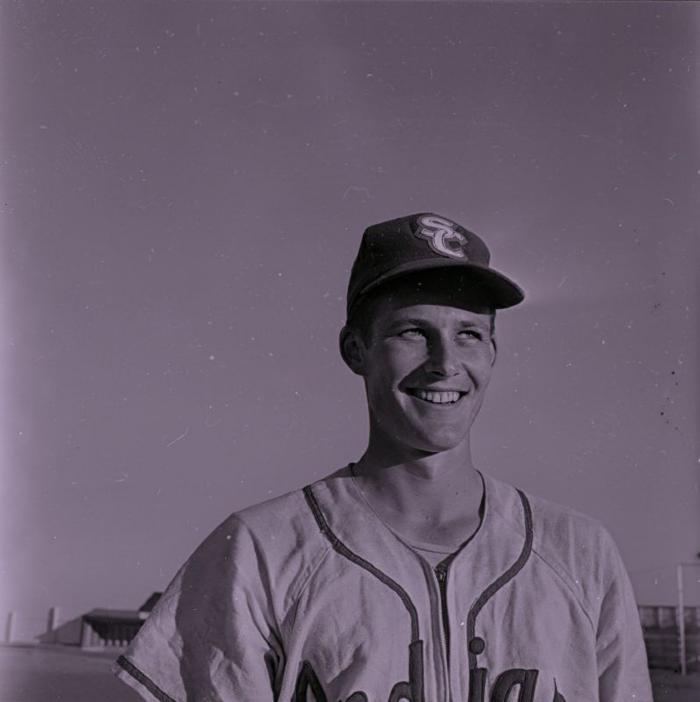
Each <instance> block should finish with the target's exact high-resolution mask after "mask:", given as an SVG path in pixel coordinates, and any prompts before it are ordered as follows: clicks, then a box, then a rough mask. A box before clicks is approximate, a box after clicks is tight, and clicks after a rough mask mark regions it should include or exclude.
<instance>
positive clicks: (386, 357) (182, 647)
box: [116, 213, 652, 702]
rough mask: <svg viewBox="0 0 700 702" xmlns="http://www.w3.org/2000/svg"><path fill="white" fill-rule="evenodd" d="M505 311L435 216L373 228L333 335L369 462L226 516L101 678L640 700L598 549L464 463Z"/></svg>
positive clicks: (465, 697)
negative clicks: (362, 408) (366, 432)
mask: <svg viewBox="0 0 700 702" xmlns="http://www.w3.org/2000/svg"><path fill="white" fill-rule="evenodd" d="M522 299H523V294H522V291H521V290H520V288H518V286H516V285H515V284H514V283H513V282H511V281H510V280H508V278H506V277H505V276H503V275H502V274H500V273H498V272H497V271H495V270H494V269H493V268H491V267H490V265H489V251H488V249H487V247H486V245H485V244H484V243H483V241H481V239H479V238H478V237H477V236H476V235H475V234H473V233H471V232H469V231H467V230H466V229H464V228H463V227H461V226H460V225H458V224H456V223H454V222H452V221H450V220H448V219H446V218H445V217H442V216H438V215H435V214H427V213H424V214H417V215H411V216H408V217H402V218H400V219H395V220H392V221H389V222H383V223H381V224H377V225H374V226H372V227H369V228H368V229H367V230H366V231H365V233H364V236H363V239H362V243H361V245H360V251H359V253H358V256H357V259H356V261H355V264H354V266H353V269H352V274H351V278H350V284H349V289H348V322H347V324H346V326H345V327H344V328H343V330H342V332H341V336H340V347H341V354H342V356H343V359H344V360H345V362H346V364H347V365H348V366H349V367H350V369H351V370H352V371H353V372H354V373H356V374H357V375H359V376H360V377H362V379H363V381H364V384H365V389H366V395H367V405H368V410H369V418H370V436H369V442H368V446H367V450H366V451H365V453H364V455H363V456H362V457H361V458H360V460H359V461H358V462H357V463H355V464H351V465H349V466H347V467H345V468H342V469H340V470H338V471H336V472H335V473H333V474H332V475H330V476H328V477H327V478H324V479H322V480H319V481H317V482H316V483H314V484H313V485H310V486H307V487H305V488H304V489H303V490H298V491H295V492H292V493H290V494H288V495H284V496H282V497H279V498H277V499H274V500H271V501H268V502H266V503H263V504H261V505H257V506H254V507H251V508H248V509H246V510H243V511H242V512H239V513H237V514H234V515H232V516H231V517H229V518H228V519H227V520H226V521H225V522H224V523H223V524H222V525H221V526H220V527H218V528H217V529H216V530H215V531H214V532H213V533H212V534H211V535H210V536H209V537H208V538H207V539H206V540H205V541H204V543H203V544H202V545H201V546H200V547H199V548H198V549H197V551H196V552H195V553H194V554H193V555H192V556H191V557H190V559H189V560H188V561H187V563H186V564H185V565H184V566H183V567H182V568H181V570H180V571H179V572H178V574H177V575H176V576H175V579H174V580H173V582H172V583H171V584H170V586H169V587H168V589H167V591H166V592H165V594H164V595H163V597H162V598H161V600H160V602H159V603H158V605H157V607H156V609H155V610H154V611H153V613H152V614H151V616H150V617H149V619H148V620H147V621H146V623H145V624H144V626H143V628H142V630H141V632H140V633H139V635H138V636H137V637H136V639H135V640H134V642H133V643H132V645H131V646H130V648H129V649H128V651H127V652H126V653H125V654H124V656H122V657H120V658H119V660H118V662H117V666H116V670H117V674H118V675H119V676H120V677H121V678H122V679H123V680H124V681H125V682H127V683H128V684H129V685H131V686H132V687H134V688H135V689H136V690H138V691H139V692H140V693H141V695H142V696H143V697H144V698H145V699H147V700H160V701H170V700H176V701H177V702H185V701H187V702H195V701H196V702H214V701H215V700H216V701H217V702H229V701H230V702H234V701H235V702H265V701H268V702H269V701H272V700H283V701H285V702H287V701H290V702H307V701H310V700H313V701H314V702H338V701H340V702H399V701H405V702H447V701H451V702H514V701H515V700H517V701H518V702H563V701H568V702H594V701H596V702H630V701H632V700H635V701H636V702H651V699H652V698H651V690H650V685H649V677H648V672H647V666H646V655H645V650H644V644H643V641H642V635H641V628H640V623H639V618H638V615H637V609H636V605H635V602H634V598H633V594H632V590H631V587H630V584H629V581H628V578H627V575H626V573H625V570H624V567H623V565H622V562H621V560H620V557H619V555H618V552H617V550H616V548H615V546H614V544H613V542H612V540H611V538H610V536H609V535H608V534H607V532H606V531H605V530H604V529H603V528H602V527H601V526H600V525H599V524H598V523H596V522H595V521H593V520H591V519H589V518H587V517H584V516H582V515H579V514H577V513H575V512H572V511H571V510H568V509H565V508H562V507H559V506H556V505H554V504H551V503H549V502H546V501H544V500H540V499H537V498H534V497H530V496H527V495H525V494H524V493H523V492H522V491H520V490H516V489H515V488H512V487H510V486H508V485H506V484H504V483H502V482H499V481H497V480H495V479H493V478H491V477H489V476H486V475H484V474H482V473H480V472H479V471H478V470H477V469H476V468H475V467H474V465H473V463H472V458H471V453H470V446H469V432H470V428H471V426H472V423H473V421H474V419H475V417H476V415H477V413H478V411H479V408H480V406H481V403H482V400H483V398H484V393H485V392H486V388H487V386H488V382H489V378H490V376H491V372H492V370H493V366H494V362H495V360H496V354H497V346H496V340H495V336H494V317H495V310H496V309H499V308H504V307H510V306H512V305H515V304H517V303H519V302H520V301H521V300H522Z"/></svg>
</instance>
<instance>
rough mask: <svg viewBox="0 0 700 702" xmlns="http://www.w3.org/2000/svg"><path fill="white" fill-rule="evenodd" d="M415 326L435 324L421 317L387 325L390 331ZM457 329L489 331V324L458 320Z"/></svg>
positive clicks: (401, 318) (484, 321)
mask: <svg viewBox="0 0 700 702" xmlns="http://www.w3.org/2000/svg"><path fill="white" fill-rule="evenodd" d="M407 324H408V325H415V326H418V327H421V326H424V327H432V326H433V324H432V322H430V321H429V320H427V319H422V318H421V317H400V318H399V319H395V320H393V321H391V322H389V323H388V324H387V328H388V329H394V328H395V327H402V326H405V325H407ZM455 326H456V327H458V328H460V329H485V330H487V329H489V328H490V327H489V323H488V321H487V320H481V319H470V320H467V319H464V320H458V321H457V322H456V324H455Z"/></svg>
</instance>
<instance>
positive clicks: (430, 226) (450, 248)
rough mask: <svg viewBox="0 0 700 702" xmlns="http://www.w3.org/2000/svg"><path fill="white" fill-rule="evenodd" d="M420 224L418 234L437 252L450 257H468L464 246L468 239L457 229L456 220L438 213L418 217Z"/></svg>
mask: <svg viewBox="0 0 700 702" xmlns="http://www.w3.org/2000/svg"><path fill="white" fill-rule="evenodd" d="M418 224H419V225H420V227H419V229H418V231H417V232H416V234H417V235H418V236H419V237H421V238H423V239H426V240H427V242H428V243H429V244H430V248H431V249H432V250H433V251H435V253H438V254H440V255H441V256H449V257H450V258H466V257H467V254H466V253H464V249H463V248H462V247H463V246H464V245H465V244H466V243H467V240H466V238H465V237H464V235H463V234H461V233H460V232H458V231H457V230H456V229H455V227H456V226H457V225H456V224H455V223H454V222H450V220H449V219H445V218H444V217H437V216H436V215H424V216H423V217H419V218H418Z"/></svg>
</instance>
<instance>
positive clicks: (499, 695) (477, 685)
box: [292, 661, 566, 702]
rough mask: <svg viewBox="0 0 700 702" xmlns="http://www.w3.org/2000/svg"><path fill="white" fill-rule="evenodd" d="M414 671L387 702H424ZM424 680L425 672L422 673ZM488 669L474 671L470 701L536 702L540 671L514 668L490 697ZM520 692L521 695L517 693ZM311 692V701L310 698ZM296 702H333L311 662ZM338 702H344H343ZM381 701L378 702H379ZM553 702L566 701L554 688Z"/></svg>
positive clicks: (356, 698)
mask: <svg viewBox="0 0 700 702" xmlns="http://www.w3.org/2000/svg"><path fill="white" fill-rule="evenodd" d="M414 672H418V671H414V670H411V671H410V674H409V681H408V682H405V681H404V682H397V683H396V684H395V685H394V686H393V687H392V689H391V693H390V694H389V699H388V700H387V702H423V691H422V688H423V686H422V679H421V680H420V683H419V681H418V680H416V679H415V677H416V676H414V674H413V673H414ZM418 674H419V675H421V677H422V671H420V672H418ZM487 675H488V671H487V670H486V668H474V669H472V670H471V671H470V676H469V697H468V698H467V702H534V699H535V688H536V687H537V677H538V675H539V671H538V670H534V669H530V670H526V669H525V668H510V669H509V670H505V671H503V672H502V673H501V674H500V675H499V676H498V677H497V678H496V681H495V682H494V684H493V686H492V687H491V694H490V695H489V696H488V697H487V694H486V678H487ZM516 692H517V696H514V695H513V693H516ZM309 693H311V698H309V696H308V695H309ZM292 702H331V701H330V700H329V699H328V696H327V695H326V693H325V691H324V689H323V686H322V685H321V683H320V681H319V679H318V676H317V675H316V672H315V671H314V669H313V667H312V666H311V664H310V663H309V662H308V661H304V663H303V665H302V667H301V670H300V671H299V676H298V677H297V682H296V686H295V688H294V698H293V700H292ZM338 702H343V700H339V701H338ZM345 702H370V700H369V698H368V696H367V693H365V692H362V691H357V692H353V693H352V694H351V695H350V697H347V698H345ZM377 702H378V701H377ZM552 702H566V699H565V698H564V696H563V695H562V694H561V693H560V692H559V690H558V689H557V686H556V683H555V686H554V698H553V699H552Z"/></svg>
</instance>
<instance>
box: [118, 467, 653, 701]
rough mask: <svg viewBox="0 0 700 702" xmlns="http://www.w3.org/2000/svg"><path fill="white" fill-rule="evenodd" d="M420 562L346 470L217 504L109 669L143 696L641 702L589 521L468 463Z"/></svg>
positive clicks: (623, 584) (602, 554) (608, 568)
mask: <svg viewBox="0 0 700 702" xmlns="http://www.w3.org/2000/svg"><path fill="white" fill-rule="evenodd" d="M484 488H485V497H484V512H483V518H482V520H481V525H480V527H479V529H478V530H477V532H476V533H475V534H474V536H473V537H472V538H471V539H470V540H469V541H468V542H467V543H466V544H465V545H463V546H462V548H461V549H460V550H459V551H458V552H457V553H456V554H454V556H453V557H451V558H449V559H448V560H447V561H443V562H442V563H441V564H439V565H437V566H436V567H433V566H431V565H430V564H429V563H428V562H427V561H426V560H425V559H424V558H422V557H421V556H420V555H419V554H418V553H417V552H416V551H415V550H414V549H412V548H410V546H409V545H407V544H406V543H405V542H404V541H402V540H401V539H399V538H398V537H397V535H395V534H394V533H393V532H392V531H391V530H390V529H388V528H387V527H386V526H385V525H384V524H383V522H381V521H380V520H379V519H378V517H377V516H376V515H375V514H374V513H373V512H372V511H371V510H370V509H369V508H368V506H367V503H366V502H365V501H364V499H363V498H362V497H361V496H360V493H359V488H358V486H357V484H356V483H355V481H354V479H353V478H352V476H351V474H350V472H349V470H348V469H342V470H340V471H338V472H336V473H334V474H333V475H331V476H329V477H327V478H325V479H323V480H319V481H318V482H316V483H314V484H313V485H311V486H308V487H307V488H304V490H298V491H295V492H291V493H289V494H287V495H284V496H282V497H279V498H276V499H273V500H270V501H268V502H265V503H263V504H260V505H256V506H254V507H250V508H248V509H245V510H243V511H241V512H238V513H236V514H233V515H232V516H231V517H229V518H228V519H227V520H226V521H225V522H224V523H223V524H222V525H221V526H219V527H218V528H217V529H216V530H215V531H214V532H213V533H212V534H211V535H210V536H209V537H208V538H207V539H206V540H205V541H204V543H203V544H202V545H201V546H200V547H199V548H198V549H197V550H196V551H195V553H194V554H193V555H192V556H191V557H190V558H189V560H188V561H187V563H186V564H185V565H184V566H183V567H182V568H181V569H180V571H179V572H178V573H177V575H176V576H175V579H174V580H173V582H172V583H171V584H170V586H169V587H168V588H167V590H166V592H165V593H164V595H163V596H162V598H161V600H160V601H159V603H158V605H157V606H156V608H155V609H154V610H153V612H152V614H151V615H150V617H149V618H148V620H147V621H146V622H145V624H144V626H143V628H142V629H141V631H140V632H139V634H138V635H137V637H136V639H135V640H134V641H133V642H132V644H131V646H130V647H129V649H128V650H127V651H126V653H125V654H124V655H123V656H122V657H120V658H119V660H118V662H117V664H116V666H115V672H116V673H117V675H118V676H119V677H120V678H121V679H122V680H124V681H125V682H126V683H127V684H129V685H131V686H132V687H133V688H135V689H136V690H138V691H139V692H140V693H141V695H142V696H143V697H144V698H145V699H146V700H151V701H152V700H158V701H159V702H169V701H171V700H175V701H176V702H215V701H216V702H270V701H272V700H275V701H277V700H280V701H283V702H311V701H313V702H339V701H340V702H401V701H404V702H448V701H450V702H512V701H514V700H518V702H651V700H652V696H651V688H650V683H649V675H648V670H647V661H646V654H645V649H644V644H643V639H642V633H641V627H640V622H639V617H638V613H637V608H636V605H635V601H634V597H633V594H632V590H631V586H630V583H629V580H628V577H627V575H626V573H625V570H624V567H623V565H622V562H621V560H620V557H619V555H618V552H617V549H616V547H615V545H614V543H613V541H612V539H611V537H610V536H609V535H608V533H607V532H606V531H605V530H604V529H603V528H602V527H601V526H600V525H599V524H598V523H597V522H596V521H594V520H592V519H590V518H588V517H585V516H582V515H580V514H577V513H575V512H573V511H571V510H568V509H565V508H563V507H559V506H557V505H554V504H552V503H550V502H546V501H544V500H541V499H537V498H533V497H529V496H526V495H525V494H524V493H522V492H520V491H518V490H516V489H515V488H512V487H510V486H509V485H506V484H504V483H502V482H500V481H497V480H495V479H493V478H491V477H488V476H484Z"/></svg>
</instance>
